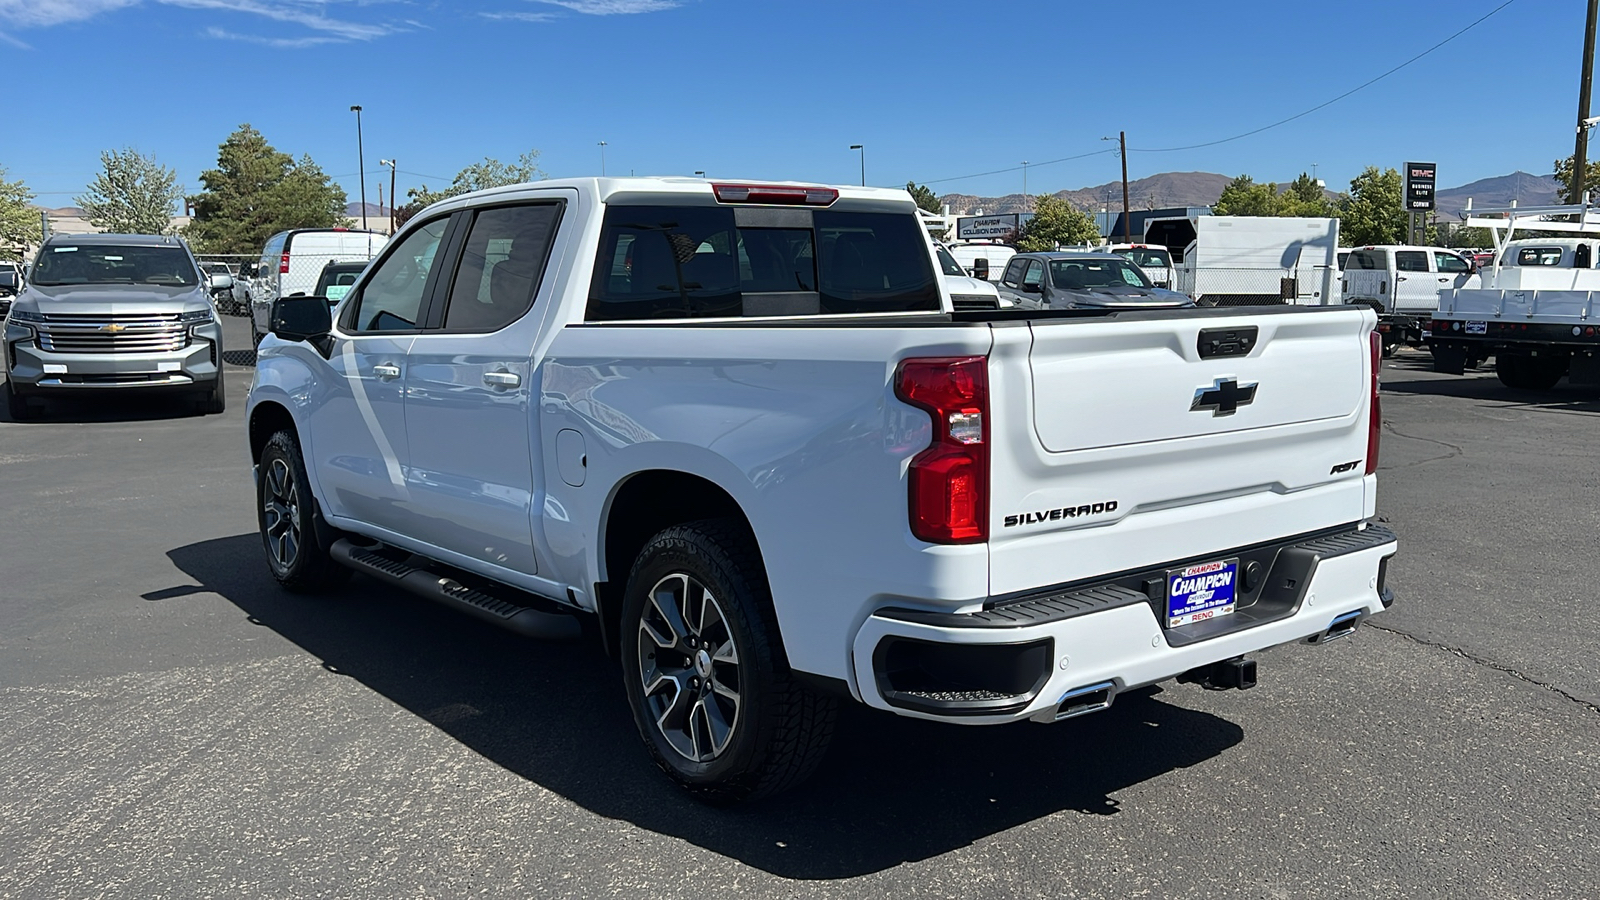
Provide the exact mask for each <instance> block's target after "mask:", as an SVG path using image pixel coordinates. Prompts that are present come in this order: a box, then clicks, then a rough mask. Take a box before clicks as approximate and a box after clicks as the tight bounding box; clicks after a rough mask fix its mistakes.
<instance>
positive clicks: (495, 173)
mask: <svg viewBox="0 0 1600 900" xmlns="http://www.w3.org/2000/svg"><path fill="white" fill-rule="evenodd" d="M544 177H545V174H544V171H543V170H541V169H540V168H539V151H538V150H529V151H528V152H527V153H524V154H522V155H521V156H519V157H517V161H516V162H514V163H502V162H501V161H500V160H498V159H494V158H492V157H487V156H486V157H484V158H483V161H482V162H475V163H473V164H472V165H470V166H467V167H466V168H465V169H462V170H461V171H459V172H457V173H456V177H455V178H452V179H451V180H450V186H449V187H447V188H445V189H444V190H439V191H435V190H430V189H429V188H428V186H427V185H426V184H424V185H421V186H420V187H414V188H409V189H408V190H407V191H406V196H407V197H409V198H410V202H408V203H407V204H406V205H405V206H402V207H400V208H398V209H396V210H395V224H396V225H397V226H398V225H403V224H405V223H406V221H407V220H409V219H410V218H411V217H412V216H414V215H416V214H417V213H419V212H422V211H423V210H424V209H426V208H427V207H429V206H432V205H433V204H435V203H438V202H439V201H440V200H448V199H450V198H451V197H455V196H459V195H461V194H466V193H471V192H472V191H482V190H487V189H488V188H496V187H504V186H506V185H508V184H523V183H525V182H529V181H538V180H539V179H541V178H544Z"/></svg>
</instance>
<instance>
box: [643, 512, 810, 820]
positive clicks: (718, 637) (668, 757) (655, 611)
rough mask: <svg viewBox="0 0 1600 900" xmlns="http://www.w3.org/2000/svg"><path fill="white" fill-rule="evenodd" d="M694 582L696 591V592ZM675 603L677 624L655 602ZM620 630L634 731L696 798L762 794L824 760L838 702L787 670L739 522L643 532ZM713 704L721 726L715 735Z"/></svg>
mask: <svg viewBox="0 0 1600 900" xmlns="http://www.w3.org/2000/svg"><path fill="white" fill-rule="evenodd" d="M693 585H699V586H703V588H704V589H705V591H704V592H703V593H701V595H700V596H699V597H696V593H697V592H696V591H695V590H694V588H693V587H692V586H693ZM705 593H708V594H709V595H710V596H709V597H706V596H704V594H705ZM652 594H654V598H653V597H652ZM708 600H709V601H710V602H709V603H707V601H708ZM697 602H698V604H699V605H698V606H697V605H696V603H697ZM673 608H675V609H677V610H678V618H677V620H676V621H677V625H673V624H671V621H670V620H669V619H668V618H667V615H669V614H670V613H665V611H666V610H669V609H673ZM685 609H688V610H689V611H690V613H691V614H692V615H687V616H686V615H684V610H685ZM708 617H709V618H708ZM690 618H697V619H698V622H699V626H700V627H699V628H698V629H695V628H693V627H691V626H689V625H688V620H689V619H690ZM712 619H714V620H715V621H712ZM647 629H648V630H647ZM665 631H678V632H682V633H678V634H672V635H667V634H666V633H665ZM619 634H620V636H619V638H618V646H619V648H620V650H621V653H620V655H621V657H622V671H623V681H624V684H625V687H626V689H627V692H628V705H629V706H630V707H631V708H632V710H633V718H634V723H635V724H636V725H637V726H638V728H639V735H640V736H641V737H642V738H643V739H644V743H645V746H646V747H647V748H648V749H649V751H650V755H651V757H652V758H653V759H654V760H655V762H656V765H658V766H660V767H661V770H662V771H663V772H665V773H666V774H667V776H668V777H669V778H671V779H672V780H673V781H676V782H677V783H678V784H679V785H681V786H682V787H684V788H685V789H686V790H688V791H689V793H691V794H692V795H694V796H695V797H696V798H698V799H700V800H704V801H706V802H710V803H718V804H725V803H735V802H739V801H744V800H754V799H757V798H759V797H765V796H770V795H772V794H776V793H778V792H780V791H783V790H786V789H788V788H791V787H794V786H795V785H797V784H799V783H800V782H801V781H803V780H805V778H806V777H807V776H809V775H810V774H811V773H812V772H813V771H814V770H815V769H816V767H817V764H818V763H820V762H821V761H822V757H823V756H824V755H825V753H826V751H827V746H828V741H829V739H830V738H831V737H832V735H833V725H834V718H835V715H836V714H837V711H838V709H837V703H836V701H834V700H833V699H832V698H830V697H823V696H821V695H818V694H815V693H813V692H811V691H809V690H807V689H805V688H804V687H803V686H802V685H800V684H799V683H798V682H796V681H795V680H794V679H793V678H792V677H791V676H790V673H789V668H788V663H787V661H786V659H785V657H784V653H783V647H782V642H781V639H780V637H779V634H778V627H777V621H776V618H775V617H774V615H773V612H772V599H771V595H770V593H769V592H768V588H767V579H766V573H765V572H764V571H763V570H762V566H761V559H760V556H759V554H758V553H757V552H756V546H755V541H754V539H753V538H752V537H751V536H750V534H749V532H748V530H747V529H745V528H744V527H743V526H742V524H741V523H737V522H734V521H732V520H727V519H715V520H707V521H700V522H691V523H689V524H686V525H679V526H675V527H673V528H668V529H667V530H665V531H663V532H661V533H660V534H657V535H656V536H655V537H653V538H651V539H650V541H649V542H648V543H646V544H645V547H644V549H643V550H642V551H641V552H640V553H639V557H638V559H637V560H636V561H635V563H634V566H633V571H632V573H631V574H630V575H629V576H628V588H627V594H626V596H625V598H624V601H623V608H622V628H621V631H620V633H619ZM653 635H655V636H653ZM663 637H665V638H666V642H665V643H663ZM730 653H731V659H732V661H731V662H730V661H729V654H730ZM669 654H670V656H669ZM690 654H692V656H691V655H690ZM669 659H670V660H671V661H670V662H668V660H669ZM730 675H732V676H735V677H733V678H731V679H730V677H729V676H730ZM647 679H648V680H649V681H650V683H651V684H653V685H655V686H656V689H655V690H654V691H647ZM730 680H731V681H733V682H734V683H735V685H736V687H733V688H731V690H732V691H733V692H734V694H735V697H734V699H733V700H730V699H729V697H728V691H729V690H730V688H729V686H728V684H727V682H728V681H730ZM668 688H670V689H671V696H670V697H668V696H667V695H666V689H668ZM685 695H688V696H687V697H685ZM680 698H682V702H681V703H680ZM730 706H731V707H732V709H733V712H732V715H731V717H730V716H729V715H728V710H729V707H730ZM714 716H715V717H718V719H719V722H718V723H717V724H720V725H721V726H723V729H722V734H721V737H720V740H721V745H720V746H718V740H719V737H718V731H717V728H716V727H715V725H714V724H713V721H712V718H713V717H714ZM675 720H676V721H675ZM661 722H668V723H669V724H667V725H666V726H663V725H661V724H659V723H661ZM702 725H703V726H704V727H703V728H702V727H701V726H702ZM685 726H686V727H685ZM701 738H704V740H703V741H702V740H701Z"/></svg>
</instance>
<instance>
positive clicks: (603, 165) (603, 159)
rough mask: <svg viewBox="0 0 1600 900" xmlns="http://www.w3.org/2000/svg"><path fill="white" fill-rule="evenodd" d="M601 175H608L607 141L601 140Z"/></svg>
mask: <svg viewBox="0 0 1600 900" xmlns="http://www.w3.org/2000/svg"><path fill="white" fill-rule="evenodd" d="M600 177H601V178H604V177H606V142H605V141H601V142H600Z"/></svg>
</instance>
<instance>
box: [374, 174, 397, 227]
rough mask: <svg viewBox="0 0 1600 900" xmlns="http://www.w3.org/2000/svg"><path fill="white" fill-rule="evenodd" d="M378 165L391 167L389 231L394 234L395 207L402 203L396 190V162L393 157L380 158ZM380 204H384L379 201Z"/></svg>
mask: <svg viewBox="0 0 1600 900" xmlns="http://www.w3.org/2000/svg"><path fill="white" fill-rule="evenodd" d="M378 165H380V166H388V167H389V233H390V234H394V208H395V207H396V206H399V205H400V199H399V197H397V196H396V195H395V192H394V167H395V163H394V160H392V159H380V160H378ZM378 205H379V206H382V205H383V204H382V203H379V204H378Z"/></svg>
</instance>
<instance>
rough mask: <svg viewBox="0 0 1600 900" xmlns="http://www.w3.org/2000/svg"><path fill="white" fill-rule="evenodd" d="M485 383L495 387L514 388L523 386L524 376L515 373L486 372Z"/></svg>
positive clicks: (484, 374) (484, 375)
mask: <svg viewBox="0 0 1600 900" xmlns="http://www.w3.org/2000/svg"><path fill="white" fill-rule="evenodd" d="M483 383H484V384H488V385H493V386H494V387H507V388H514V387H516V386H517V385H520V384H522V376H521V375H518V374H517V373H515V372H485V373H483Z"/></svg>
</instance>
